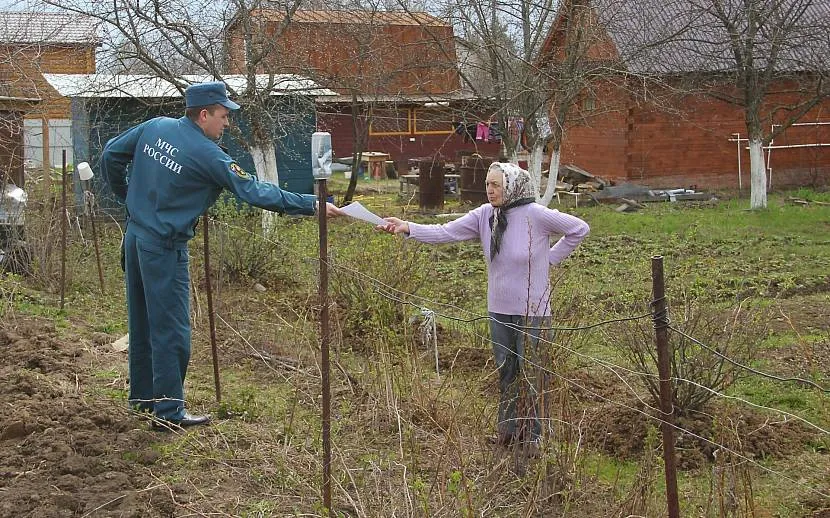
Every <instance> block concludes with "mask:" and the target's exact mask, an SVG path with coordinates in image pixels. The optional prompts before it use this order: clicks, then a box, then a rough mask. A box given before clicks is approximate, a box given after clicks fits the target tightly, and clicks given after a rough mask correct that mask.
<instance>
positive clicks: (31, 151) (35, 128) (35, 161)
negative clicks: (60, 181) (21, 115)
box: [23, 119, 74, 167]
mask: <svg viewBox="0 0 830 518" xmlns="http://www.w3.org/2000/svg"><path fill="white" fill-rule="evenodd" d="M48 128H49V163H50V164H51V165H52V167H61V165H62V162H63V158H62V152H63V150H66V163H67V164H72V163H73V160H74V155H73V153H72V121H71V120H69V119H49V121H48ZM43 140H44V139H43V121H42V120H41V119H26V120H24V121H23V146H24V151H23V156H24V157H25V159H26V165H27V166H29V167H38V166H41V165H42V164H43V146H44V142H43Z"/></svg>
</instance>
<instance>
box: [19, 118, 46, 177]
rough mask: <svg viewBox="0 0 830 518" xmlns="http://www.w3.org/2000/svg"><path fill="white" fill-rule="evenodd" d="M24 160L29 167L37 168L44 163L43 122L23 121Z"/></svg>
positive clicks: (37, 120) (38, 120)
mask: <svg viewBox="0 0 830 518" xmlns="http://www.w3.org/2000/svg"><path fill="white" fill-rule="evenodd" d="M23 158H24V159H25V160H26V166H27V167H36V166H39V165H40V163H41V162H43V121H42V120H40V119H25V120H24V121H23Z"/></svg>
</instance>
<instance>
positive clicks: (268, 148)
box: [251, 141, 280, 234]
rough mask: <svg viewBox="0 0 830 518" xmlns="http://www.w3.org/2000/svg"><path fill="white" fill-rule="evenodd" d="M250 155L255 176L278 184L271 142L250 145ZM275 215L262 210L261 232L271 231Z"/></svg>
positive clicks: (275, 157)
mask: <svg viewBox="0 0 830 518" xmlns="http://www.w3.org/2000/svg"><path fill="white" fill-rule="evenodd" d="M251 157H252V158H253V159H254V170H255V171H256V175H257V178H259V179H260V180H262V181H263V182H268V183H272V184H274V185H279V184H280V177H279V173H278V172H277V154H276V150H275V149H274V143H273V142H270V141H267V142H265V143H264V144H263V143H259V144H257V145H255V146H251ZM276 217H277V214H276V213H274V212H271V211H268V210H266V211H263V213H262V230H263V232H265V233H266V234H269V233H270V232H271V231H273V229H274V224H275V223H276Z"/></svg>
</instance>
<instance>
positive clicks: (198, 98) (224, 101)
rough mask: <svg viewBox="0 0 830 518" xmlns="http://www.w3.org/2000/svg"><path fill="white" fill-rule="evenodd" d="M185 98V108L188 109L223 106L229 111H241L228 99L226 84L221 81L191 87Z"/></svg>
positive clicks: (186, 91) (188, 88)
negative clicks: (215, 105) (212, 105)
mask: <svg viewBox="0 0 830 518" xmlns="http://www.w3.org/2000/svg"><path fill="white" fill-rule="evenodd" d="M184 98H185V102H186V104H185V107H187V108H194V107H196V106H210V105H211V104H221V105H222V106H224V107H225V108H227V109H229V110H238V109H239V105H238V104H236V103H235V102H233V101H231V100H230V99H228V91H227V90H226V89H225V83H223V82H221V81H213V82H211V83H199V84H197V85H190V86H188V87H187V90H185V91H184Z"/></svg>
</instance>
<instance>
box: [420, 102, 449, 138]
mask: <svg viewBox="0 0 830 518" xmlns="http://www.w3.org/2000/svg"><path fill="white" fill-rule="evenodd" d="M413 112H414V114H413V116H412V118H413V120H414V121H415V133H417V134H420V135H449V134H451V133H452V132H453V131H454V130H455V128H453V124H452V122H453V120H452V114H451V113H450V111H449V110H448V109H446V108H444V109H441V108H417V109H415V110H413Z"/></svg>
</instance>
